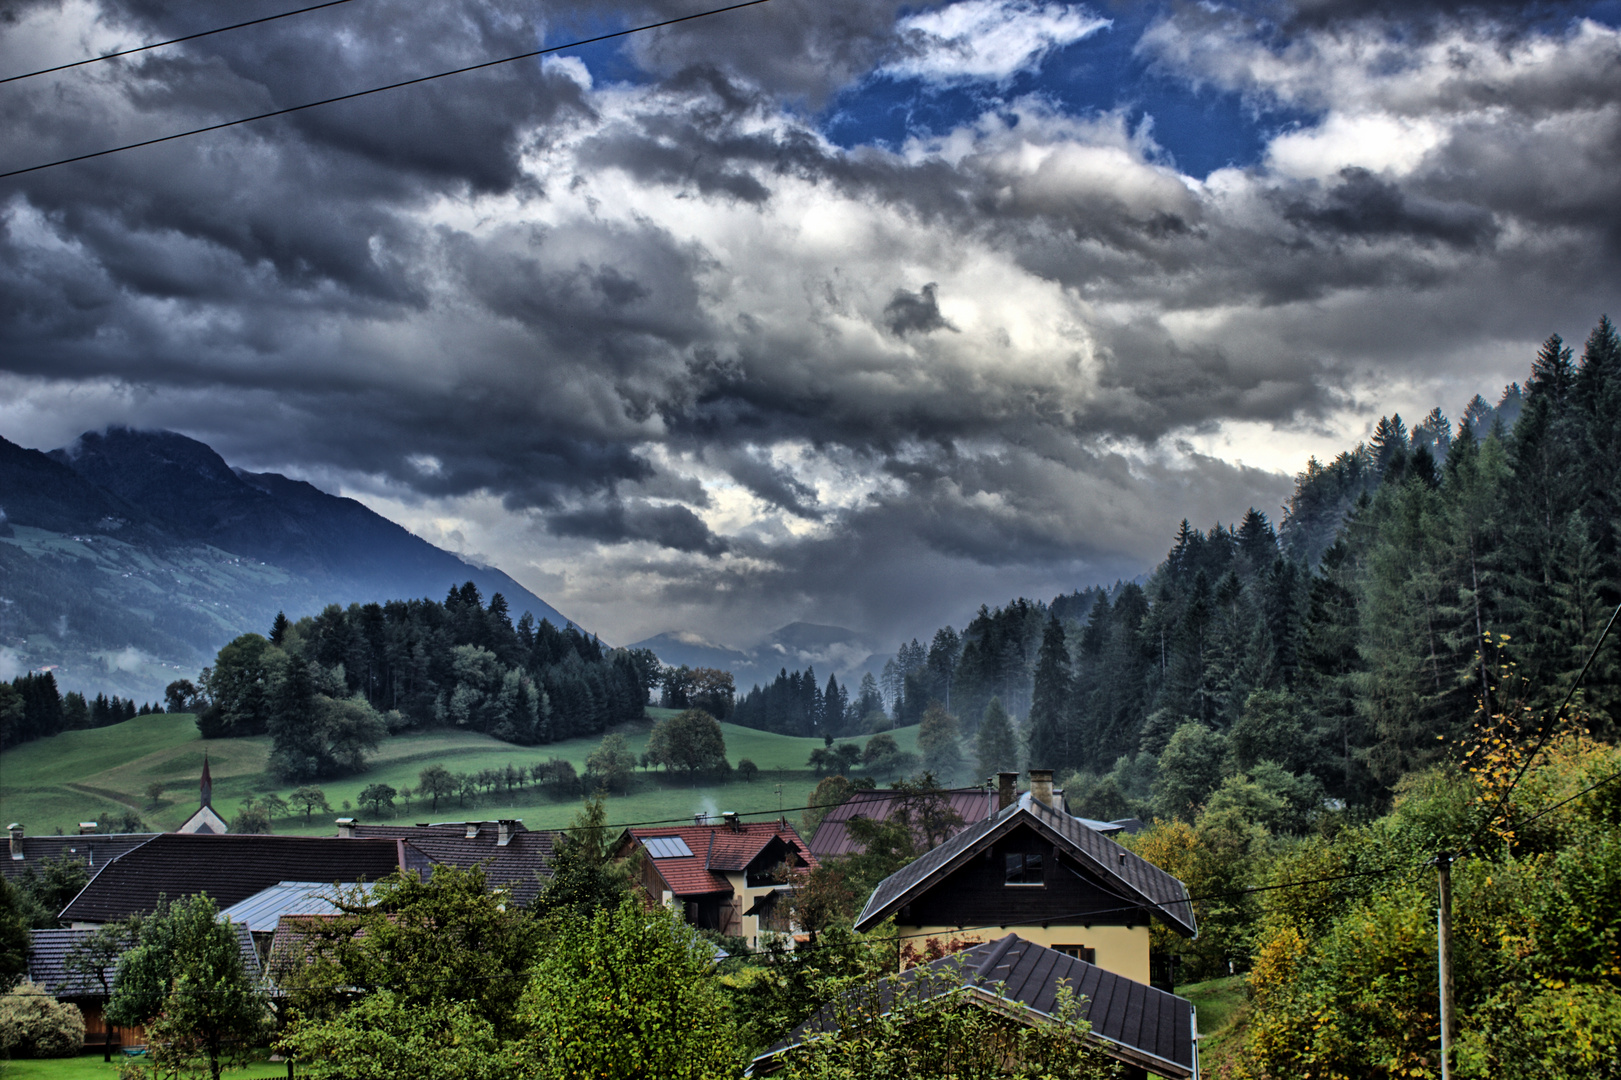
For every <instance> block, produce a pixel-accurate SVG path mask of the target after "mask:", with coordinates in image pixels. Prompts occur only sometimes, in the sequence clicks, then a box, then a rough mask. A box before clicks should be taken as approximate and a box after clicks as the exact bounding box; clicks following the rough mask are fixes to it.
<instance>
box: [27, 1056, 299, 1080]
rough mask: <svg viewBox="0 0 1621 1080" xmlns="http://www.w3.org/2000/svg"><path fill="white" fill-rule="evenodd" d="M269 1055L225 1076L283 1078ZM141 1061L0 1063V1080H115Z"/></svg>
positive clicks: (239, 1079)
mask: <svg viewBox="0 0 1621 1080" xmlns="http://www.w3.org/2000/svg"><path fill="white" fill-rule="evenodd" d="M269 1054H270V1051H268V1050H260V1051H259V1052H258V1053H256V1054H254V1060H253V1061H252V1062H251V1063H249V1064H248V1065H247V1067H245V1068H241V1069H226V1070H225V1072H224V1075H225V1076H229V1077H231V1078H232V1080H270V1078H272V1077H284V1076H286V1075H287V1065H286V1064H285V1063H284V1062H280V1061H267V1060H266V1058H268V1057H269ZM130 1060H135V1061H140V1062H142V1063H144V1062H145V1061H146V1059H145V1058H134V1059H130V1058H126V1057H124V1056H123V1055H121V1054H114V1055H113V1060H112V1062H111V1063H110V1064H109V1063H105V1062H103V1061H102V1060H101V1051H99V1050H98V1051H96V1052H95V1053H93V1054H82V1055H80V1056H79V1057H71V1058H41V1059H39V1060H25V1061H4V1062H0V1077H4V1078H5V1080H117V1077H118V1066H119V1064H120V1063H122V1062H125V1061H130Z"/></svg>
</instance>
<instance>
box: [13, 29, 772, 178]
mask: <svg viewBox="0 0 1621 1080" xmlns="http://www.w3.org/2000/svg"><path fill="white" fill-rule="evenodd" d="M769 2H770V0H742V2H741V3H737V4H728V5H727V6H725V7H718V8H710V9H709V10H708V11H700V12H696V13H694V14H692V15H681V16H678V17H677V18H674V19H663V20H661V21H659V22H654V23H646V24H644V25H642V26H633V27H631V28H630V29H628V30H615V31H614V32H612V33H610V34H598V35H597V36H596V37H588V38H581V39H580V40H578V41H571V42H569V43H568V44H566V45H553V46H552V47H550V48H547V49H532V50H530V51H529V52H524V53H518V54H516V55H515V56H503V57H502V58H500V59H499V60H485V61H484V62H482V63H478V64H469V65H467V66H466V67H459V68H454V69H452V70H450V71H440V72H436V73H434V74H432V75H420V76H418V77H416V78H414V79H402V80H401V81H399V82H394V83H389V84H387V85H386V86H373V87H371V88H370V89H367V90H356V91H354V92H352V93H348V94H338V95H336V96H335V97H329V98H322V99H321V100H319V101H306V102H304V103H303V104H302V105H289V106H287V107H286V108H284V109H272V110H270V111H269V112H262V113H258V114H256V115H254V116H243V117H239V118H238V119H235V120H225V121H222V122H220V123H218V124H206V125H204V126H203V127H198V128H192V129H190V130H189V131H177V132H175V133H174V134H172V135H160V136H158V137H157V138H155V139H142V140H141V141H140V142H132V143H125V144H124V145H123V146H111V147H108V148H107V149H105V150H95V151H92V152H90V153H88V154H76V155H74V156H73V157H65V158H58V159H57V160H55V161H47V162H44V163H42V164H39V165H30V166H28V167H27V168H22V169H12V170H11V171H10V172H3V173H0V180H4V179H7V178H8V177H12V176H23V175H25V174H27V173H33V172H39V171H40V170H42V169H54V168H56V167H57V166H58V165H71V164H72V163H74V162H76V161H89V160H90V159H92V158H99V157H106V156H107V155H108V154H119V153H123V152H124V151H125V150H137V149H139V148H141V147H143V146H156V145H157V144H159V143H166V142H173V141H174V140H176V139H186V138H190V137H191V136H193V135H203V134H207V133H208V132H210V131H220V130H222V129H224V128H230V127H237V126H239V125H242V124H251V123H253V122H255V121H257V120H269V119H271V118H272V117H277V116H286V115H288V114H289V113H296V112H302V111H304V110H305V109H314V108H319V107H320V106H322V105H332V104H336V103H337V102H340V101H353V100H354V99H355V98H363V97H367V96H369V95H371V94H381V93H383V92H385V91H388V90H399V89H401V88H402V87H406V86H417V85H419V84H421V83H426V82H433V81H434V80H435V79H446V78H449V77H450V76H452V75H465V74H467V73H468V72H470V71H482V70H484V69H485V68H492V67H498V66H500V65H501V64H510V63H513V62H514V61H517V60H530V59H533V58H534V57H537V56H547V55H549V54H551V53H556V52H562V51H563V50H565V49H577V48H579V47H581V46H583V45H594V44H596V43H598V42H602V41H612V40H614V39H615V38H622V37H629V36H630V35H631V34H640V33H642V32H644V31H647V30H657V29H659V28H661V27H665V26H674V25H676V24H677V23H684V22H691V21H692V20H694V19H705V18H708V17H709V16H711V15H721V14H724V13H725V12H728V11H738V10H740V9H742V8H749V7H755V6H757V5H759V4H765V3H769Z"/></svg>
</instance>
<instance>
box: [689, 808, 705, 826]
mask: <svg viewBox="0 0 1621 1080" xmlns="http://www.w3.org/2000/svg"><path fill="white" fill-rule="evenodd" d="M692 823H693V824H694V825H708V824H709V811H708V810H700V811H698V812H697V813H696V814H694V815H692Z"/></svg>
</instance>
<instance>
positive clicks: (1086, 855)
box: [855, 773, 1198, 985]
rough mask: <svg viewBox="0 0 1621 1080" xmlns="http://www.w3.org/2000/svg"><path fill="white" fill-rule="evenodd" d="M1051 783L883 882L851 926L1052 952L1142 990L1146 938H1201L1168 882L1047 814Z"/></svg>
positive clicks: (1109, 843)
mask: <svg viewBox="0 0 1621 1080" xmlns="http://www.w3.org/2000/svg"><path fill="white" fill-rule="evenodd" d="M1050 776H1051V774H1050V773H1047V774H1036V775H1034V776H1033V780H1034V781H1035V782H1034V783H1033V785H1032V790H1031V791H1028V792H1025V793H1024V794H1023V795H1020V796H1018V797H1017V798H1016V799H1015V800H1014V801H1013V802H1011V803H1009V804H1008V805H1007V806H1006V807H1004V808H1003V809H1001V810H999V811H998V812H997V813H996V814H995V815H994V816H992V817H988V818H986V819H985V820H983V821H981V822H979V823H977V824H975V825H972V826H970V827H968V828H966V829H964V830H963V831H962V832H960V833H958V834H957V835H956V836H953V837H952V838H951V839H950V840H947V841H946V842H945V843H943V844H940V845H939V846H938V847H935V848H933V849H932V850H930V851H929V852H927V853H926V854H924V855H923V856H921V857H920V858H918V859H916V860H914V861H913V862H911V863H909V864H908V865H906V866H905V867H902V868H901V869H900V870H898V871H896V872H895V873H894V874H892V875H890V876H889V877H887V878H885V879H884V880H883V881H882V882H880V883H879V884H878V887H877V888H876V889H874V890H873V892H872V895H871V896H870V897H869V898H868V899H867V903H866V906H865V907H864V908H863V909H862V911H861V914H860V916H858V917H857V919H856V924H855V926H856V929H857V930H861V931H866V930H870V929H872V928H873V927H875V926H876V925H878V924H879V923H880V922H882V921H883V920H885V919H887V918H890V917H893V918H894V920H895V923H896V926H897V928H898V929H899V931H900V933H901V934H903V935H905V936H907V937H910V938H912V939H914V940H917V941H919V942H922V941H924V940H926V939H928V938H929V937H936V938H940V939H950V938H953V937H955V938H958V939H964V938H966V939H969V940H973V939H976V938H977V939H978V940H981V941H984V940H989V939H992V938H997V937H1001V936H1002V935H1004V934H1006V933H1007V932H1008V931H1010V930H1011V931H1013V932H1015V933H1017V934H1018V935H1019V937H1020V938H1022V939H1024V940H1025V941H1029V942H1033V943H1035V944H1038V945H1042V946H1045V947H1048V948H1052V949H1055V950H1057V951H1058V952H1061V953H1064V954H1066V955H1069V956H1073V957H1075V958H1077V959H1080V960H1084V961H1086V962H1087V963H1090V964H1095V965H1096V966H1098V967H1100V968H1102V969H1103V970H1105V971H1109V972H1113V973H1114V974H1116V975H1120V976H1123V977H1125V978H1127V979H1132V980H1134V981H1136V982H1139V983H1143V984H1145V985H1146V984H1148V983H1150V982H1151V978H1150V961H1149V935H1148V927H1149V924H1150V923H1151V922H1154V921H1156V920H1157V921H1158V922H1160V923H1162V924H1163V925H1165V926H1167V927H1169V928H1170V929H1171V930H1172V931H1174V932H1175V933H1178V934H1181V935H1184V936H1187V937H1192V936H1194V935H1195V934H1196V933H1197V932H1198V926H1197V924H1196V923H1195V921H1194V915H1193V905H1192V903H1191V902H1190V901H1189V898H1188V893H1187V889H1186V888H1184V887H1183V885H1182V883H1181V882H1180V881H1178V880H1177V879H1176V878H1174V877H1172V876H1171V875H1170V874H1167V873H1166V872H1165V871H1164V870H1161V869H1160V868H1159V867H1157V866H1155V865H1154V864H1152V863H1150V862H1148V861H1147V860H1145V859H1143V858H1142V857H1141V856H1139V855H1138V854H1136V853H1135V852H1133V851H1131V850H1129V849H1127V848H1125V847H1122V846H1121V845H1120V844H1118V843H1116V842H1115V841H1114V840H1112V839H1110V838H1109V837H1108V836H1105V835H1104V834H1103V833H1101V832H1099V831H1097V830H1096V829H1093V828H1091V827H1089V826H1088V825H1087V824H1086V823H1085V822H1083V821H1081V820H1080V819H1079V818H1075V817H1072V816H1071V815H1069V814H1067V813H1064V811H1063V810H1061V809H1059V808H1057V807H1055V806H1054V805H1053V801H1054V800H1053V799H1052V795H1051V789H1050V787H1048V786H1046V785H1045V784H1044V783H1043V780H1044V779H1045V778H1046V777H1050Z"/></svg>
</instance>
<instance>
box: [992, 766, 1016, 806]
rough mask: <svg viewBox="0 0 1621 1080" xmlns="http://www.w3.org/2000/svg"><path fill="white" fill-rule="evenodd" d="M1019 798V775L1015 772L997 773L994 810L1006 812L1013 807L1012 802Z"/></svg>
mask: <svg viewBox="0 0 1621 1080" xmlns="http://www.w3.org/2000/svg"><path fill="white" fill-rule="evenodd" d="M1018 797H1019V774H1018V773H1016V772H999V773H997V774H996V808H997V809H998V810H1006V809H1007V808H1008V807H1010V806H1012V805H1013V800H1015V799H1017V798H1018Z"/></svg>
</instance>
